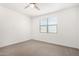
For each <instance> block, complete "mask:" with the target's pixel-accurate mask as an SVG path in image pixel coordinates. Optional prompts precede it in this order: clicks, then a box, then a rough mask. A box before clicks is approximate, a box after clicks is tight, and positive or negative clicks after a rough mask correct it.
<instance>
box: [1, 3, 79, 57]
mask: <svg viewBox="0 0 79 59" xmlns="http://www.w3.org/2000/svg"><path fill="white" fill-rule="evenodd" d="M0 56H79V4H78V3H29V4H27V3H0Z"/></svg>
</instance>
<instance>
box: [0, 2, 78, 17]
mask: <svg viewBox="0 0 79 59" xmlns="http://www.w3.org/2000/svg"><path fill="white" fill-rule="evenodd" d="M0 5H1V6H3V7H6V8H9V9H12V10H14V11H17V12H20V13H22V14H26V15H29V16H32V17H33V16H39V15H43V14H47V13H50V12H55V11H58V10H61V9H64V8H68V7H71V6H75V5H78V4H76V3H75V4H74V3H70V4H69V3H38V4H37V6H38V7H39V8H40V11H39V10H36V9H34V8H31V7H29V8H27V9H24V7H25V6H26V4H25V3H1V4H0Z"/></svg>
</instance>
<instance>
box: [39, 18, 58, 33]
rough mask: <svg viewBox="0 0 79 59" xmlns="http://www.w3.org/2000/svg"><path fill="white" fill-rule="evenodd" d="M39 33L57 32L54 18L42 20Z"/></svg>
mask: <svg viewBox="0 0 79 59" xmlns="http://www.w3.org/2000/svg"><path fill="white" fill-rule="evenodd" d="M40 32H43V33H56V32H57V19H56V18H55V17H48V18H46V19H42V20H41V22H40Z"/></svg>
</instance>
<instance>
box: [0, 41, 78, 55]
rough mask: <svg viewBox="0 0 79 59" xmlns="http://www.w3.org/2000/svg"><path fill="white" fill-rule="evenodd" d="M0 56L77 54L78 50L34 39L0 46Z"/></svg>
mask: <svg viewBox="0 0 79 59" xmlns="http://www.w3.org/2000/svg"><path fill="white" fill-rule="evenodd" d="M0 56H79V50H78V49H73V48H68V47H64V46H59V45H55V44H50V43H46V42H41V41H36V40H28V41H26V42H22V43H19V44H14V45H10V46H7V47H4V48H0Z"/></svg>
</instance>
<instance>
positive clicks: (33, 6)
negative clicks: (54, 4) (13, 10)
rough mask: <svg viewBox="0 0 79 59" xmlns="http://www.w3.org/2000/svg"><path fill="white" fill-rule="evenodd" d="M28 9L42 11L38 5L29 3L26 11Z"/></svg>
mask: <svg viewBox="0 0 79 59" xmlns="http://www.w3.org/2000/svg"><path fill="white" fill-rule="evenodd" d="M28 7H31V8H35V9H37V10H40V8H39V7H38V6H37V3H27V4H26V6H25V8H24V9H26V8H28Z"/></svg>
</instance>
